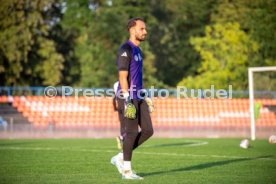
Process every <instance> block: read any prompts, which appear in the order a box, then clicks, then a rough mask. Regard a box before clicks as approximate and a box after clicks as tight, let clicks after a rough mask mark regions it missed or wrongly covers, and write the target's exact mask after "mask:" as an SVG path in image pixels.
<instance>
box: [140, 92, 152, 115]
mask: <svg viewBox="0 0 276 184" xmlns="http://www.w3.org/2000/svg"><path fill="white" fill-rule="evenodd" d="M140 96H141V97H142V98H144V100H145V102H146V103H147V104H148V107H149V112H150V113H152V112H153V111H154V105H153V101H152V100H151V98H149V97H148V94H147V91H146V90H145V89H142V91H141V92H140Z"/></svg>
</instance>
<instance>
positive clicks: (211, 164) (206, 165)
mask: <svg viewBox="0 0 276 184" xmlns="http://www.w3.org/2000/svg"><path fill="white" fill-rule="evenodd" d="M271 157H273V156H260V157H254V158H238V159H231V160H223V161H217V162H207V163H202V164H198V165H194V166H189V167H183V168H178V169H172V170H167V171H156V172H150V173H140V175H141V176H152V175H160V174H166V173H173V172H185V171H186V172H187V171H196V170H201V169H206V168H211V167H218V166H223V165H227V164H232V163H236V162H243V161H250V160H257V159H266V158H271Z"/></svg>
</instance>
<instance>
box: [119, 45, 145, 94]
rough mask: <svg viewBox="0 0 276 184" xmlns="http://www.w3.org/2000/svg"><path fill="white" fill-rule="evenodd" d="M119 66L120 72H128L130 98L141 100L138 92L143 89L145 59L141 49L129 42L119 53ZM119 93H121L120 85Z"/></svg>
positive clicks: (122, 46)
mask: <svg viewBox="0 0 276 184" xmlns="http://www.w3.org/2000/svg"><path fill="white" fill-rule="evenodd" d="M117 66H118V72H119V71H128V86H129V94H130V97H131V98H132V99H139V97H138V91H139V90H141V89H142V88H143V81H142V79H143V72H142V69H143V59H142V52H141V50H140V48H139V47H137V46H136V45H134V44H133V43H132V42H131V41H127V42H125V43H124V44H123V45H121V47H120V48H119V50H118V52H117ZM118 91H121V85H120V83H119V86H118ZM118 91H117V92H118ZM117 94H119V93H117Z"/></svg>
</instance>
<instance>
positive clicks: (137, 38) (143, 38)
mask: <svg viewBox="0 0 276 184" xmlns="http://www.w3.org/2000/svg"><path fill="white" fill-rule="evenodd" d="M145 38H146V35H142V36H141V37H138V36H136V40H138V41H140V42H142V41H144V40H145Z"/></svg>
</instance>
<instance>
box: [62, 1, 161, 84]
mask: <svg viewBox="0 0 276 184" xmlns="http://www.w3.org/2000/svg"><path fill="white" fill-rule="evenodd" d="M146 5H147V3H146V1H145V0H144V1H139V2H134V1H101V0H98V1H88V0H82V1H67V10H66V13H65V15H64V18H63V20H62V23H61V24H62V26H63V28H64V29H65V30H66V31H69V32H75V33H76V39H75V47H74V55H75V56H76V58H77V59H78V60H79V63H80V81H79V83H78V85H79V86H82V87H110V86H112V84H113V83H114V82H115V80H117V79H118V73H117V66H116V52H117V49H118V48H119V46H120V45H121V44H122V43H123V42H124V41H126V40H127V39H128V32H127V29H126V22H127V20H128V19H129V18H131V17H134V16H141V17H143V18H145V20H146V22H148V21H149V22H151V21H154V20H152V19H153V17H152V16H151V15H150V14H149V11H147V6H146ZM149 32H150V31H149ZM141 46H142V47H143V51H144V55H145V56H144V63H145V66H147V67H144V70H145V71H144V74H145V75H144V79H145V86H149V85H162V83H160V82H158V80H157V79H156V78H155V77H154V73H155V72H156V70H155V68H154V61H155V59H154V58H155V56H154V54H153V53H152V52H151V48H150V47H149V44H148V42H147V41H146V42H145V43H142V44H141Z"/></svg>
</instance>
